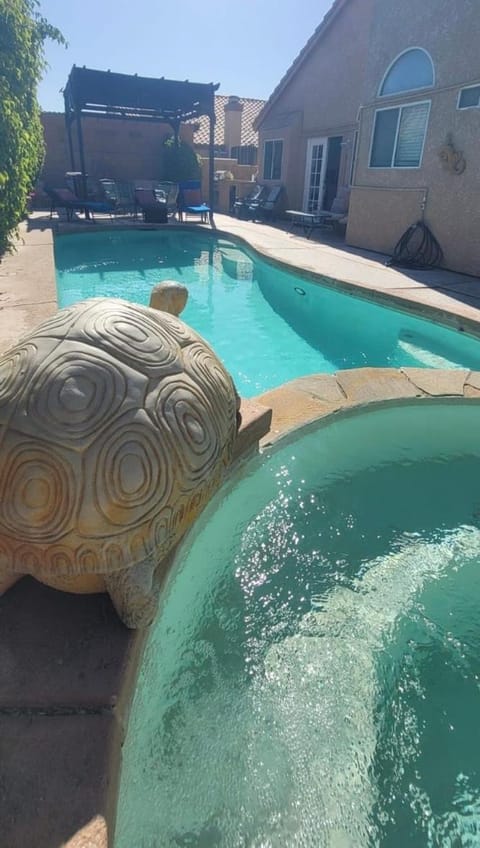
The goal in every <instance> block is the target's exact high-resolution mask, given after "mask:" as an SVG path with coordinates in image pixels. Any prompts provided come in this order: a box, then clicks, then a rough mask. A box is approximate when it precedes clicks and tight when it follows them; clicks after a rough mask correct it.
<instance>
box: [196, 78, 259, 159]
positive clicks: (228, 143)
mask: <svg viewBox="0 0 480 848" xmlns="http://www.w3.org/2000/svg"><path fill="white" fill-rule="evenodd" d="M264 105H265V100H256V99H252V98H248V97H236V96H234V95H230V96H226V95H224V94H216V95H215V136H214V144H215V155H216V156H218V157H219V158H222V157H223V158H227V159H228V158H231V159H235V160H236V161H237V162H238V163H239V164H240V165H256V164H257V156H258V133H257V131H256V130H255V129H254V128H253V125H254V122H255V121H256V119H257V117H258V115H259V114H260V112H261V110H262V108H263V107H264ZM208 141H209V122H208V118H207V117H206V116H202V117H201V118H200V119H199V120H198V122H197V123H196V124H195V128H194V133H193V143H194V146H195V150H196V151H197V153H198V154H199V155H200V156H208Z"/></svg>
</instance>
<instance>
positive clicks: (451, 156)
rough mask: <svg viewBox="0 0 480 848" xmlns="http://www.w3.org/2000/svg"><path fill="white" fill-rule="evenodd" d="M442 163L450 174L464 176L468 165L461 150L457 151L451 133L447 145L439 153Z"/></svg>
mask: <svg viewBox="0 0 480 848" xmlns="http://www.w3.org/2000/svg"><path fill="white" fill-rule="evenodd" d="M438 155H439V157H440V161H441V163H442V165H443V167H444V169H445V170H446V171H449V173H450V174H463V172H464V170H465V168H466V167H467V163H466V161H465V158H464V156H463V153H460V151H459V150H456V149H455V145H454V143H453V138H452V135H451V133H448V135H447V138H446V141H445V144H444V145H443V147H441V148H440V150H439V151H438Z"/></svg>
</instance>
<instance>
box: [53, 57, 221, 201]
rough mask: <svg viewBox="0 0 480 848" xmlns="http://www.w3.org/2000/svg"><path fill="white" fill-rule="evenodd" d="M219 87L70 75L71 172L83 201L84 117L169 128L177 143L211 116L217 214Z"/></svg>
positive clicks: (86, 72) (75, 71)
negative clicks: (184, 131)
mask: <svg viewBox="0 0 480 848" xmlns="http://www.w3.org/2000/svg"><path fill="white" fill-rule="evenodd" d="M218 86H219V83H217V84H216V85H215V84H214V83H196V82H189V81H188V80H186V81H185V82H180V81H178V80H167V79H164V78H163V77H162V78H161V79H151V78H150V77H139V76H137V75H130V74H116V73H112V72H111V71H94V70H91V69H90V68H78V67H76V66H75V65H74V66H73V68H72V70H71V71H70V75H69V77H68V81H67V84H66V86H65V89H64V100H65V123H66V128H67V138H68V148H69V152H70V162H71V168H72V171H77V170H78V171H80V172H81V174H82V183H83V191H84V197H86V196H87V190H86V175H87V171H86V167H85V149H84V144H83V132H82V117H86V116H89V115H90V116H94V117H97V118H109V119H110V120H128V121H143V122H146V123H164V124H165V123H166V124H169V125H170V126H171V127H172V129H173V132H174V136H175V140H176V142H178V138H179V131H180V124H181V123H183V122H185V121H190V120H192V119H195V118H199V117H200V115H208V117H209V119H210V137H209V175H208V176H209V180H208V186H209V206H210V209H212V210H213V192H214V130H215V91H216V90H217V88H218ZM75 122H76V129H77V141H78V154H79V158H80V168H77V167H76V162H75V156H74V148H73V141H72V130H73V124H74V123H75Z"/></svg>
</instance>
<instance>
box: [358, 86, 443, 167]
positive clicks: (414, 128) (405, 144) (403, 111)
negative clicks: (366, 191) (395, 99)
mask: <svg viewBox="0 0 480 848" xmlns="http://www.w3.org/2000/svg"><path fill="white" fill-rule="evenodd" d="M429 111H430V102H427V103H413V104H412V105H409V106H397V107H396V108H394V109H380V110H378V111H377V112H376V114H375V126H374V129H373V140H372V149H371V152H370V167H371V168H418V167H419V165H420V162H421V161H422V153H423V143H424V141H425V132H426V129H427V121H428V113H429Z"/></svg>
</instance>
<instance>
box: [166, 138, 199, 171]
mask: <svg viewBox="0 0 480 848" xmlns="http://www.w3.org/2000/svg"><path fill="white" fill-rule="evenodd" d="M200 175H201V165H200V160H199V158H198V156H197V154H196V153H195V151H194V150H193V148H192V147H190V145H189V144H187V142H186V141H182V140H181V139H179V140H178V145H177V144H175V138H174V136H170V137H169V138H167V139H165V141H164V142H163V144H162V163H161V177H160V178H161V179H163V180H170V181H171V182H172V183H181V182H184V181H185V180H199V179H200Z"/></svg>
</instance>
